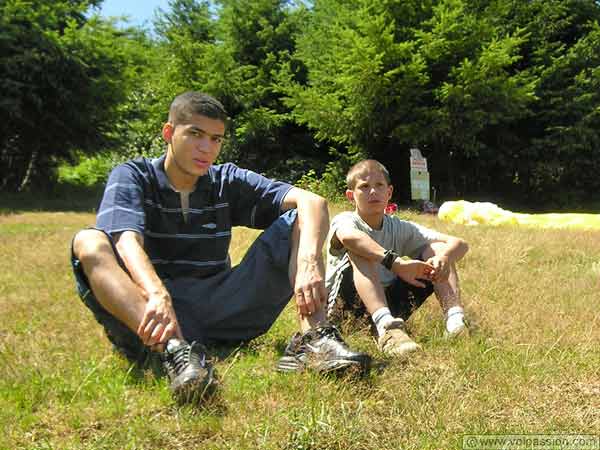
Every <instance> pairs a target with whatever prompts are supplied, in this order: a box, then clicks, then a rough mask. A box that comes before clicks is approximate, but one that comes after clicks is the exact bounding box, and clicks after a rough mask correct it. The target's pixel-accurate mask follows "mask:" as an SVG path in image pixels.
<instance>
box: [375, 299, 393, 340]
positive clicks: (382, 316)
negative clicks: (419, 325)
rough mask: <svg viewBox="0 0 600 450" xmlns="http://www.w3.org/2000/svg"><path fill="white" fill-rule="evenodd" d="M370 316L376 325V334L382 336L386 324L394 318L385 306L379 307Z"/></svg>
mask: <svg viewBox="0 0 600 450" xmlns="http://www.w3.org/2000/svg"><path fill="white" fill-rule="evenodd" d="M371 318H372V319H373V323H374V324H375V326H376V327H377V334H378V335H379V336H383V333H385V327H386V325H387V324H388V323H390V322H391V321H393V320H394V316H392V313H391V312H390V309H389V308H388V307H386V306H384V307H383V308H379V309H378V310H377V311H375V312H374V313H373V314H371Z"/></svg>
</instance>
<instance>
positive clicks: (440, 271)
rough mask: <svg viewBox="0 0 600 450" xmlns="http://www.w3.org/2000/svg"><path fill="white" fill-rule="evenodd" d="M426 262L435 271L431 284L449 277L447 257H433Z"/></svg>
mask: <svg viewBox="0 0 600 450" xmlns="http://www.w3.org/2000/svg"><path fill="white" fill-rule="evenodd" d="M426 262H427V264H431V266H432V267H433V269H434V270H435V273H434V276H433V278H432V281H433V282H436V283H437V282H440V281H446V280H448V276H449V275H450V260H449V259H448V257H447V256H438V255H435V256H432V257H431V258H429V259H428V260H427V261H426Z"/></svg>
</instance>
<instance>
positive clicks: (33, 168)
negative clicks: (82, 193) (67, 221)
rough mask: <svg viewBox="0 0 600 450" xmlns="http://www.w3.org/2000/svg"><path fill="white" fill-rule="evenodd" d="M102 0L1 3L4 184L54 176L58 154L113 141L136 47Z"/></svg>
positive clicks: (0, 164)
mask: <svg viewBox="0 0 600 450" xmlns="http://www.w3.org/2000/svg"><path fill="white" fill-rule="evenodd" d="M97 3H99V2H97V1H95V2H90V1H70V2H66V1H64V2H55V1H49V0H39V1H37V2H35V3H32V2H24V1H20V0H6V1H4V2H2V4H1V5H0V48H1V51H0V54H1V55H2V56H1V57H0V89H2V92H3V99H2V102H0V122H1V123H2V125H0V126H1V127H2V129H1V131H2V140H1V141H0V171H1V172H2V175H0V190H22V189H24V188H26V187H27V186H28V185H29V184H31V183H34V182H40V183H47V182H48V181H49V180H51V179H52V177H53V168H54V166H55V165H56V164H57V161H58V159H59V158H69V157H70V156H71V155H72V152H73V151H74V150H76V149H81V150H87V151H93V150H97V149H98V148H99V147H102V146H105V145H107V144H108V143H109V133H110V130H111V124H112V123H113V121H114V120H115V115H116V107H117V105H118V104H119V102H120V101H121V99H122V96H123V92H124V90H125V89H126V80H127V78H128V77H129V76H130V75H131V73H128V70H129V69H128V67H129V64H130V62H131V60H132V56H133V55H134V54H135V53H134V52H131V51H130V50H131V49H130V48H128V47H127V46H124V45H115V43H116V42H119V41H120V40H123V39H126V38H127V33H126V32H123V31H118V30H117V29H116V28H114V26H112V24H111V23H108V22H105V21H101V20H99V19H98V18H92V19H86V17H85V16H84V12H85V11H86V10H87V9H88V8H89V7H90V6H93V5H96V4H97Z"/></svg>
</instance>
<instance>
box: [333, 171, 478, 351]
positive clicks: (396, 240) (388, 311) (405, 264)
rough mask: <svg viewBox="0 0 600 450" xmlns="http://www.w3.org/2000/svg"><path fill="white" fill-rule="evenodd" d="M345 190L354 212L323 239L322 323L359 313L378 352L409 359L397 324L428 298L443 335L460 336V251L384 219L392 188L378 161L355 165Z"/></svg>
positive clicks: (462, 247)
mask: <svg viewBox="0 0 600 450" xmlns="http://www.w3.org/2000/svg"><path fill="white" fill-rule="evenodd" d="M346 183H347V186H348V189H347V190H346V197H347V198H348V200H350V201H351V202H352V203H353V204H354V206H355V210H354V211H353V212H349V211H348V212H343V213H341V214H338V215H337V216H335V217H334V219H333V220H332V222H331V226H330V229H329V235H328V239H327V273H326V287H327V289H328V292H329V296H328V311H329V315H330V318H331V319H333V320H336V319H339V314H340V313H342V314H343V313H344V312H345V311H348V310H350V311H352V312H353V313H354V314H355V315H364V314H365V312H366V313H368V314H369V315H370V316H371V319H372V320H373V324H374V325H375V328H376V330H377V334H378V344H379V347H380V349H381V350H382V351H383V352H385V353H387V354H391V355H401V354H405V353H409V352H411V351H414V350H417V349H418V348H419V346H418V345H417V344H416V343H415V342H414V341H413V340H412V339H411V338H410V337H409V336H408V335H407V334H406V332H405V327H404V321H405V320H406V319H408V317H409V316H410V314H412V312H413V311H414V310H415V309H417V308H418V307H419V306H421V304H423V302H424V301H425V300H426V299H427V297H429V295H431V293H432V292H434V291H435V293H436V296H437V298H438V300H439V302H440V305H441V307H442V309H443V311H444V314H445V316H446V332H447V334H448V335H449V336H456V335H459V334H461V333H462V332H463V331H464V330H465V323H464V311H463V308H462V304H461V301H460V292H459V285H458V275H457V272H456V265H455V263H456V262H457V261H458V260H460V259H461V258H462V257H463V256H464V255H465V254H466V253H467V251H468V246H467V243H466V242H465V241H464V240H462V239H460V238H457V237H454V236H449V235H446V234H442V233H439V232H437V231H434V230H430V229H428V228H426V227H423V226H421V225H418V224H416V223H412V222H407V221H403V220H400V219H399V218H397V217H394V216H388V215H386V214H385V212H384V210H385V207H386V206H387V204H388V201H389V200H390V198H391V196H392V191H393V187H392V185H391V182H390V176H389V172H388V171H387V169H386V168H385V167H384V166H383V165H382V164H381V163H379V162H378V161H375V160H365V161H361V162H359V163H357V164H355V165H354V166H353V167H352V168H351V169H350V170H349V172H348V175H347V176H346ZM401 256H408V257H410V258H413V259H412V260H408V261H407V260H403V259H401Z"/></svg>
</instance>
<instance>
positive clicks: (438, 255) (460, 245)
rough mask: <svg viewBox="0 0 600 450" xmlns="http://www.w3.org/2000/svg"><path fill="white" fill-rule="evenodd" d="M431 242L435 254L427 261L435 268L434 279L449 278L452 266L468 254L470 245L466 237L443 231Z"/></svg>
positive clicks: (442, 279)
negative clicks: (451, 234) (443, 232)
mask: <svg viewBox="0 0 600 450" xmlns="http://www.w3.org/2000/svg"><path fill="white" fill-rule="evenodd" d="M438 243H442V244H443V245H439V244H438ZM431 244H432V245H431V248H432V250H433V253H434V255H433V256H432V257H431V258H429V259H428V260H427V262H428V263H429V264H431V265H432V266H433V268H434V269H435V273H436V275H435V277H434V281H444V280H446V279H448V275H449V273H450V266H451V265H452V264H454V263H456V262H457V261H459V260H460V259H462V258H463V257H464V256H465V255H466V254H467V252H468V251H469V245H468V244H467V242H466V241H465V240H464V239H461V238H459V237H455V236H450V235H448V234H442V233H439V236H438V238H437V239H436V240H435V241H434V242H432V243H431Z"/></svg>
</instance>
